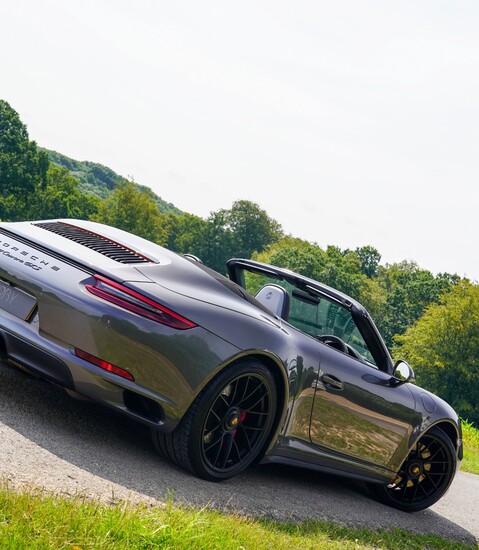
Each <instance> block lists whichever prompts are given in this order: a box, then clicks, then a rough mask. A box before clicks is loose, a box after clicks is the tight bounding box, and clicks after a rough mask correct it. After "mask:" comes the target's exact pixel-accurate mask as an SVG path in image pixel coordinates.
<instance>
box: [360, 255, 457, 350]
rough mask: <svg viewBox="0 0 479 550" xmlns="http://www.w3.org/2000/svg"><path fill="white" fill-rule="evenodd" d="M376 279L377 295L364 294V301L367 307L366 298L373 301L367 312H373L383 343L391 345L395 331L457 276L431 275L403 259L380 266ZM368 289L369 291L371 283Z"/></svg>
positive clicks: (435, 299)
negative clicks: (402, 260)
mask: <svg viewBox="0 0 479 550" xmlns="http://www.w3.org/2000/svg"><path fill="white" fill-rule="evenodd" d="M376 280H377V282H378V283H379V286H378V287H376V292H377V295H376V296H374V295H372V294H370V295H367V297H366V299H365V300H364V305H365V306H366V307H368V309H369V307H370V303H369V300H371V301H372V302H373V307H371V314H373V312H374V317H375V319H376V322H377V325H378V328H379V330H380V331H381V333H382V335H383V337H384V339H385V341H386V345H387V346H388V347H391V346H392V345H393V343H394V337H395V335H397V334H402V333H403V332H404V331H405V330H406V329H407V328H408V327H409V326H411V325H412V324H413V323H415V322H416V321H417V320H418V319H419V318H420V317H421V315H422V314H423V313H424V310H425V309H426V307H427V306H428V305H429V304H432V303H437V302H438V300H439V297H440V296H441V294H443V293H444V292H447V291H448V290H449V289H450V288H452V287H453V286H454V285H455V284H457V283H458V281H459V277H458V276H457V275H449V274H447V273H445V274H439V275H437V276H434V275H433V274H432V273H431V272H430V271H428V270H426V269H420V268H419V267H418V265H417V264H416V263H414V262H407V261H404V262H401V263H395V264H391V265H387V266H385V267H380V268H379V269H378V275H377V277H376ZM368 290H369V292H371V291H372V286H371V285H369V289H368ZM366 294H367V291H366Z"/></svg>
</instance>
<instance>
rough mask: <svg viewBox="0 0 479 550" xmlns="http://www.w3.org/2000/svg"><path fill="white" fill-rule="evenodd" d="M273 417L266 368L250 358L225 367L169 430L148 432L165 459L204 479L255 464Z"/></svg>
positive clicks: (271, 388)
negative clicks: (169, 431) (172, 428)
mask: <svg viewBox="0 0 479 550" xmlns="http://www.w3.org/2000/svg"><path fill="white" fill-rule="evenodd" d="M275 415H276V386H275V382H274V379H273V376H272V374H271V372H270V371H269V370H268V369H267V368H266V367H265V366H264V365H262V364H258V363H256V362H254V361H252V360H245V361H242V362H241V363H236V364H234V365H231V366H230V367H228V368H226V369H225V370H224V371H222V372H221V373H220V374H219V375H218V376H217V377H216V378H214V379H213V380H212V381H211V382H210V384H208V386H207V387H206V388H205V389H204V390H203V391H202V392H201V393H200V394H199V395H198V397H197V398H196V399H195V401H194V402H193V404H192V405H191V406H190V408H189V409H188V411H187V413H186V414H185V416H184V417H183V419H182V420H181V422H180V424H179V425H178V427H177V428H176V430H175V431H174V432H173V433H170V434H164V433H161V432H157V431H154V432H152V436H153V442H154V444H155V447H156V448H157V449H158V450H159V451H160V452H161V454H163V455H164V456H165V457H166V458H168V459H169V460H171V461H172V462H174V463H176V464H178V465H179V466H181V467H182V468H185V469H186V470H189V471H190V472H192V473H193V474H195V475H197V476H198V477H201V478H203V479H207V480H210V481H221V480H223V479H228V478H230V477H233V476H235V475H237V474H239V473H240V472H242V471H243V470H245V469H246V468H247V467H248V466H250V465H252V464H253V463H256V462H258V461H259V460H260V459H261V458H262V456H263V453H264V451H265V449H266V445H267V443H268V442H269V438H270V435H271V431H272V428H273V425H274V418H275Z"/></svg>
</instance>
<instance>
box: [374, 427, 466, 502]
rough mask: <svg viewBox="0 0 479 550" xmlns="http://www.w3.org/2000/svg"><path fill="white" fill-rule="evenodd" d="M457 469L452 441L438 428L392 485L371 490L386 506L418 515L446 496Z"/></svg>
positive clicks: (411, 455) (427, 436)
mask: <svg viewBox="0 0 479 550" xmlns="http://www.w3.org/2000/svg"><path fill="white" fill-rule="evenodd" d="M456 468H457V458H456V452H455V449H454V446H453V444H452V442H451V440H450V439H449V438H448V437H447V435H446V434H445V433H444V432H443V431H442V430H440V429H439V428H432V429H431V430H429V431H428V432H427V433H426V434H424V435H423V436H422V437H421V439H419V441H418V442H417V443H416V445H415V446H414V447H413V449H412V450H411V452H410V453H409V455H408V457H407V458H406V460H405V461H404V463H403V465H402V466H401V468H400V470H399V472H398V473H397V475H396V477H395V478H394V480H393V481H392V482H391V483H390V484H388V485H371V486H370V488H371V490H372V491H373V494H374V495H375V496H376V497H378V498H379V499H380V500H381V501H382V502H384V503H385V504H388V505H389V506H393V507H394V508H398V509H399V510H403V511H405V512H417V511H419V510H424V509H425V508H428V507H429V506H431V505H432V504H434V503H435V502H436V501H438V500H439V499H440V498H441V497H442V496H443V495H444V493H445V492H446V491H447V490H448V488H449V486H450V484H451V482H452V480H453V478H454V475H455V473H456Z"/></svg>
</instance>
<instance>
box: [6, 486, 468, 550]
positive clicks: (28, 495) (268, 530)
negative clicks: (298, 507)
mask: <svg viewBox="0 0 479 550" xmlns="http://www.w3.org/2000/svg"><path fill="white" fill-rule="evenodd" d="M0 547H1V548H2V549H12V550H13V549H15V550H17V549H19V548H29V549H30V548H32V549H37V548H38V549H40V548H41V549H43V548H55V549H69V550H80V549H81V550H85V549H87V548H88V549H90V548H101V549H102V550H108V549H115V550H118V549H126V548H132V549H135V550H136V549H153V548H170V549H183V548H184V549H208V550H214V549H221V550H224V549H243V550H249V549H254V550H263V549H271V548H274V549H275V550H281V549H288V550H293V549H301V550H307V549H313V548H314V549H317V548H321V549H323V548H326V549H353V548H354V549H363V548H367V549H373V548H374V549H394V550H401V549H407V550H414V549H418V550H419V549H421V550H422V549H424V548H428V549H441V550H453V549H454V550H463V549H470V548H476V549H477V548H478V546H473V547H471V546H467V545H464V544H462V543H459V542H457V543H456V542H450V541H446V540H443V539H441V538H440V537H437V536H432V535H418V534H411V533H408V532H405V531H401V530H398V529H391V530H378V531H370V530H368V529H351V528H347V527H342V526H338V525H332V524H330V523H326V522H321V521H308V522H304V523H300V524H297V523H280V522H275V521H269V520H253V519H249V518H245V517H243V516H238V515H232V514H230V515H225V514H221V513H219V512H217V511H214V510H210V509H208V508H203V509H200V510H198V509H189V508H185V507H181V506H178V505H176V504H173V503H172V502H168V503H167V504H166V505H165V506H164V507H162V508H161V507H153V508H152V507H147V506H133V505H131V504H128V503H121V504H117V505H115V506H107V505H104V504H100V503H95V502H93V503H92V502H89V501H87V500H86V499H84V498H80V497H75V498H71V499H64V498H61V497H58V496H52V495H48V494H42V493H40V492H37V491H34V490H24V491H13V490H12V489H10V488H9V487H8V486H6V485H3V486H2V487H0Z"/></svg>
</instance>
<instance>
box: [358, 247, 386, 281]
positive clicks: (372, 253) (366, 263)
mask: <svg viewBox="0 0 479 550" xmlns="http://www.w3.org/2000/svg"><path fill="white" fill-rule="evenodd" d="M355 252H356V255H357V257H358V258H359V261H360V262H361V271H362V272H363V273H364V275H366V277H369V278H372V277H376V275H377V274H378V270H379V262H380V261H381V254H380V253H379V252H378V251H377V250H376V249H375V248H374V246H369V245H367V246H361V247H359V248H356V250H355Z"/></svg>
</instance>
